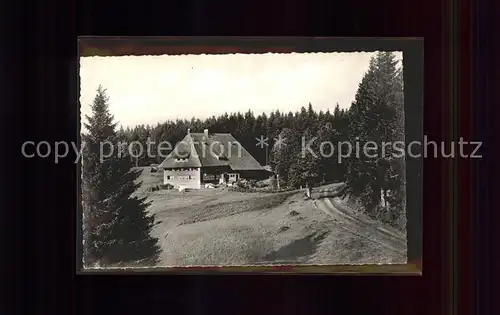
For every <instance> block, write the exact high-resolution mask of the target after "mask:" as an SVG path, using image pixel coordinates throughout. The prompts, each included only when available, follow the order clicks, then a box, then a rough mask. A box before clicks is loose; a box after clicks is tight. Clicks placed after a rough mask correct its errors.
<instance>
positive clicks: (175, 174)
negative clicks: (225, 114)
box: [159, 129, 270, 189]
mask: <svg viewBox="0 0 500 315" xmlns="http://www.w3.org/2000/svg"><path fill="white" fill-rule="evenodd" d="M159 168H160V169H163V170H164V184H170V185H173V186H174V187H176V188H178V187H184V188H191V189H200V188H201V187H203V185H204V184H206V183H212V184H218V183H223V182H234V181H237V180H239V179H257V180H259V179H265V178H268V177H269V175H270V173H269V171H268V170H266V169H264V168H263V167H262V166H261V165H260V163H259V162H258V161H257V160H256V159H255V158H254V157H253V156H252V155H251V154H250V153H248V151H247V150H245V148H243V147H242V146H241V144H240V143H239V142H238V141H237V140H236V139H235V138H234V137H233V136H232V135H231V134H229V133H209V131H208V130H207V129H205V130H204V132H203V133H191V132H190V131H189V130H188V133H187V135H186V136H185V137H184V139H183V140H182V141H181V142H179V143H178V144H177V145H176V146H175V148H174V150H173V151H172V152H171V153H170V154H169V155H168V156H167V157H166V158H165V160H164V161H163V162H162V163H161V164H160V165H159Z"/></svg>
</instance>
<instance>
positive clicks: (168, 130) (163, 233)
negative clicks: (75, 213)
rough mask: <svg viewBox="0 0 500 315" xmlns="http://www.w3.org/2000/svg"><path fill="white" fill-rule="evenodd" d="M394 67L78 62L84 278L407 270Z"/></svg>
mask: <svg viewBox="0 0 500 315" xmlns="http://www.w3.org/2000/svg"><path fill="white" fill-rule="evenodd" d="M115 45H118V46H119V45H120V44H119V40H118V41H117V40H115ZM137 45H140V44H137ZM81 51H82V50H81ZM405 58H406V56H405V52H404V51H403V49H400V50H397V49H386V50H381V49H373V50H366V51H342V50H339V51H312V52H311V51H308V52H302V51H290V52H278V53H276V52H274V51H272V50H270V51H268V52H266V51H259V52H257V53H251V52H246V51H244V50H242V52H238V51H236V52H224V53H211V52H210V51H209V52H203V50H202V48H200V51H192V50H191V51H189V50H188V51H187V52H182V51H180V52H176V53H172V52H171V51H168V50H165V53H162V52H158V51H157V52H155V53H151V54H147V53H137V54H117V55H113V54H111V53H108V54H85V53H82V54H81V56H80V58H79V82H80V100H79V101H80V106H81V131H80V132H81V137H82V138H81V148H82V151H81V164H80V165H81V184H80V191H81V210H82V213H81V216H82V220H81V225H82V235H81V238H82V246H81V250H82V253H81V259H82V261H83V268H84V269H102V268H105V269H113V268H160V267H161V268H183V267H221V268H224V267H228V268H229V267H233V268H234V267H248V268H252V267H256V268H257V267H263V268H265V267H266V266H267V267H273V266H281V267H283V266H296V267H301V266H302V267H309V268H310V267H311V266H317V267H321V266H336V265H338V266H354V267H353V268H356V267H355V266H362V265H372V266H373V265H397V266H401V265H406V264H408V263H409V261H410V260H412V258H411V257H410V258H409V255H408V252H409V245H408V235H409V234H408V226H409V225H410V223H409V220H408V218H409V217H410V216H409V215H408V207H407V205H408V200H407V192H408V189H407V180H408V178H407V165H406V161H407V160H408V159H409V158H411V156H409V155H411V154H412V151H411V150H407V146H406V143H407V139H406V138H405V121H408V118H406V119H405V116H407V115H408V113H406V115H405V108H408V107H407V106H405V102H406V101H407V97H405V90H407V88H405V80H404V78H405V71H406V70H407V69H406V67H405V66H406V59H405ZM404 61H405V62H404ZM404 65H405V66H404ZM413 259H415V258H413ZM344 268H345V267H344ZM414 269H415V268H414ZM255 270H258V269H255ZM352 270H358V269H352Z"/></svg>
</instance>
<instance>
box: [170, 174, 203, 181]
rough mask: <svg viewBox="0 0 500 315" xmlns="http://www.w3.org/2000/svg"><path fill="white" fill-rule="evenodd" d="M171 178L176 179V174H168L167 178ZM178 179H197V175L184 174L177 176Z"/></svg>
mask: <svg viewBox="0 0 500 315" xmlns="http://www.w3.org/2000/svg"><path fill="white" fill-rule="evenodd" d="M170 179H176V177H175V176H171V175H167V180H170ZM177 179H179V180H189V179H196V176H194V175H183V176H177Z"/></svg>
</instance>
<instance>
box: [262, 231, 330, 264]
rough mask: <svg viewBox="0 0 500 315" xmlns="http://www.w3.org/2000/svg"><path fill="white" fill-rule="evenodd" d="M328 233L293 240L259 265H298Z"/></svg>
mask: <svg viewBox="0 0 500 315" xmlns="http://www.w3.org/2000/svg"><path fill="white" fill-rule="evenodd" d="M328 233H329V232H328V231H326V232H319V233H315V234H312V235H308V236H306V237H304V238H302V239H298V240H295V241H293V242H291V243H290V244H288V245H286V246H284V247H282V248H280V249H279V250H277V251H274V252H271V253H269V254H268V255H266V257H265V258H264V260H265V262H262V263H261V264H300V263H302V262H303V260H304V259H306V258H307V257H308V256H310V255H312V254H313V253H314V252H315V251H316V248H317V246H318V244H319V243H320V242H321V241H322V240H323V239H324V238H325V237H326V236H327V235H328Z"/></svg>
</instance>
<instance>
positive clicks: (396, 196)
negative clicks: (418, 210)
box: [346, 52, 404, 222]
mask: <svg viewBox="0 0 500 315" xmlns="http://www.w3.org/2000/svg"><path fill="white" fill-rule="evenodd" d="M402 95H403V92H402V75H401V74H400V70H399V71H398V68H397V60H396V59H395V56H394V55H393V54H392V53H390V52H379V53H377V55H376V56H375V57H374V58H372V60H371V62H370V67H369V70H368V72H367V73H366V74H365V76H364V77H363V79H362V81H361V83H360V85H359V88H358V91H357V94H356V98H355V102H354V104H353V105H352V106H351V109H350V111H349V135H350V137H351V138H350V140H351V142H352V143H353V144H354V143H356V142H357V143H358V144H359V148H361V151H363V150H362V148H363V146H364V145H365V144H366V143H367V142H369V141H373V142H375V143H376V144H377V149H378V150H377V152H376V154H375V156H370V155H371V154H373V153H375V152H369V153H370V154H366V153H368V152H360V155H359V156H352V157H351V158H350V159H349V160H348V167H347V169H348V170H347V176H346V177H347V178H346V181H347V184H348V187H349V188H348V189H349V192H350V194H351V195H354V196H356V197H359V199H360V200H361V202H362V204H363V206H364V207H365V210H366V211H367V212H368V213H369V214H371V215H373V216H378V214H375V213H374V212H373V211H374V210H376V209H378V208H380V206H382V210H383V212H385V213H384V214H389V216H390V221H391V222H393V221H394V218H395V217H397V216H398V214H400V213H401V212H402V211H404V201H403V199H404V198H403V195H404V157H402V156H401V157H398V156H397V155H395V154H394V153H395V152H394V151H393V147H392V144H394V142H395V141H403V140H404V124H403V120H402V119H403V117H404V115H403V96H402ZM384 142H385V143H390V144H391V146H384V144H383V143H384ZM382 148H384V150H383V151H382V150H381V149H382Z"/></svg>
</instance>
